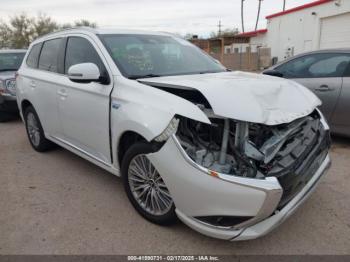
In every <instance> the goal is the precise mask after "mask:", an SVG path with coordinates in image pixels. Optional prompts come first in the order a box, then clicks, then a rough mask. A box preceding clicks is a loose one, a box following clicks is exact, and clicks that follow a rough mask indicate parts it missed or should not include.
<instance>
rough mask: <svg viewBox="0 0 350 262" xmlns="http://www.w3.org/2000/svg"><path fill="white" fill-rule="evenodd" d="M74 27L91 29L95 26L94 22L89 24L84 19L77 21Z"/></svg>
mask: <svg viewBox="0 0 350 262" xmlns="http://www.w3.org/2000/svg"><path fill="white" fill-rule="evenodd" d="M74 25H75V26H76V27H79V26H86V27H92V28H96V27H97V24H96V23H95V22H90V21H89V20H86V19H81V20H77V21H75V22H74Z"/></svg>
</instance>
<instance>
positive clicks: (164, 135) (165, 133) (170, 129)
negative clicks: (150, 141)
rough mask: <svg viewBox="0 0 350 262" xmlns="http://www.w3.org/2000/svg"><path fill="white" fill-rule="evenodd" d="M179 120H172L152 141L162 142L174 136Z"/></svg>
mask: <svg viewBox="0 0 350 262" xmlns="http://www.w3.org/2000/svg"><path fill="white" fill-rule="evenodd" d="M179 121H180V120H179V119H177V118H175V117H174V118H173V119H172V120H171V121H170V123H169V125H168V126H167V127H166V128H165V130H164V131H163V132H162V133H161V134H160V135H159V136H157V137H156V138H155V139H154V140H155V141H156V142H164V141H166V140H168V138H169V137H170V136H171V135H172V134H175V133H176V131H177V128H178V126H179Z"/></svg>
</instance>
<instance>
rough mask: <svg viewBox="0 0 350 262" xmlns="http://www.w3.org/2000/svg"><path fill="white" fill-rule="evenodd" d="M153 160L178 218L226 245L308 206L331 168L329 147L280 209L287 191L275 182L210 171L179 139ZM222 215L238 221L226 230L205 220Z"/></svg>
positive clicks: (258, 232) (173, 138)
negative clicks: (192, 155) (310, 197)
mask: <svg viewBox="0 0 350 262" xmlns="http://www.w3.org/2000/svg"><path fill="white" fill-rule="evenodd" d="M327 128H328V127H327ZM327 132H328V131H327ZM325 139H326V138H325ZM148 157H149V159H150V160H151V161H152V163H153V165H154V166H155V167H156V168H157V170H158V171H159V172H160V173H161V174H162V177H163V179H164V181H165V183H166V185H167V187H168V189H169V191H170V193H171V195H172V197H173V199H174V202H175V206H176V213H177V215H178V217H179V218H180V219H181V220H182V221H183V222H184V223H185V224H187V225H188V226H189V227H191V228H193V229H194V230H196V231H198V232H200V233H202V234H204V235H207V236H211V237H214V238H219V239H225V240H247V239H254V238H257V237H260V236H263V235H265V234H267V233H268V232H270V231H271V230H273V229H274V228H275V227H277V226H278V225H279V224H281V223H282V222H283V221H284V220H285V219H286V218H287V217H289V216H290V215H291V214H292V213H293V212H294V211H295V210H296V209H297V207H298V206H299V205H300V204H301V203H303V201H304V200H305V199H306V198H307V197H308V196H309V195H310V193H311V192H312V191H313V189H314V188H315V186H316V184H317V182H318V181H319V179H320V178H321V176H322V175H323V174H325V173H326V171H327V169H328V168H329V167H330V158H329V155H328V148H327V147H323V148H322V152H319V153H317V155H316V156H315V158H314V159H313V161H312V163H311V164H310V168H309V169H308V170H306V171H308V172H309V173H310V172H312V174H311V175H310V174H309V175H308V177H309V179H308V180H307V181H305V185H304V186H303V187H302V189H301V190H300V191H298V193H297V194H295V195H294V196H293V198H292V199H291V200H289V202H288V203H287V204H285V205H283V207H281V206H279V204H280V202H281V199H282V196H283V188H282V186H281V184H280V182H279V180H278V179H277V178H276V177H274V176H271V177H265V178H263V179H261V178H259V179H258V178H248V177H240V176H234V175H225V174H221V173H217V172H213V171H210V170H209V169H206V168H204V167H202V166H200V165H198V164H197V163H195V162H194V161H193V160H192V159H191V158H190V157H189V156H188V155H187V154H186V152H185V150H184V149H183V148H182V146H181V145H180V142H179V141H178V139H177V137H176V135H172V136H171V137H170V138H169V139H168V140H167V141H166V143H165V144H164V145H163V147H162V148H161V149H160V150H159V151H158V152H155V153H152V154H149V155H148ZM304 171H305V170H304ZM306 171H305V172H306ZM218 216H220V217H225V218H227V217H229V218H232V219H233V220H232V221H234V218H236V221H239V222H237V223H235V224H233V225H230V226H227V225H226V226H222V225H217V224H213V223H208V222H206V221H205V220H203V219H201V218H203V217H218ZM240 218H244V219H240Z"/></svg>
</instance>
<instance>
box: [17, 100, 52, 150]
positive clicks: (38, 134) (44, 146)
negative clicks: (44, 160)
mask: <svg viewBox="0 0 350 262" xmlns="http://www.w3.org/2000/svg"><path fill="white" fill-rule="evenodd" d="M24 122H25V126H26V131H27V135H28V139H29V142H30V144H31V145H32V147H33V148H34V150H35V151H38V152H45V151H47V150H49V149H51V148H52V145H53V143H52V142H51V141H49V140H47V139H46V137H45V134H44V130H43V128H42V126H41V123H40V119H39V117H38V114H37V113H36V112H35V109H34V108H33V107H32V106H29V107H28V108H26V110H25V112H24Z"/></svg>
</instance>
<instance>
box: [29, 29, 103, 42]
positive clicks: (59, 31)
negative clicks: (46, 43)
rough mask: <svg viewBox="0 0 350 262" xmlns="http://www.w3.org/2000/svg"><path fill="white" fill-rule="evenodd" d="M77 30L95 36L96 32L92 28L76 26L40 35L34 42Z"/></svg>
mask: <svg viewBox="0 0 350 262" xmlns="http://www.w3.org/2000/svg"><path fill="white" fill-rule="evenodd" d="M79 29H80V30H85V31H89V32H91V33H94V34H97V31H96V30H95V28H92V27H89V26H76V27H68V28H64V29H60V30H57V31H54V32H51V33H48V34H45V35H42V36H39V37H37V38H36V39H35V40H38V39H41V38H43V37H47V36H50V35H54V34H57V33H61V32H65V31H71V30H79Z"/></svg>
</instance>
